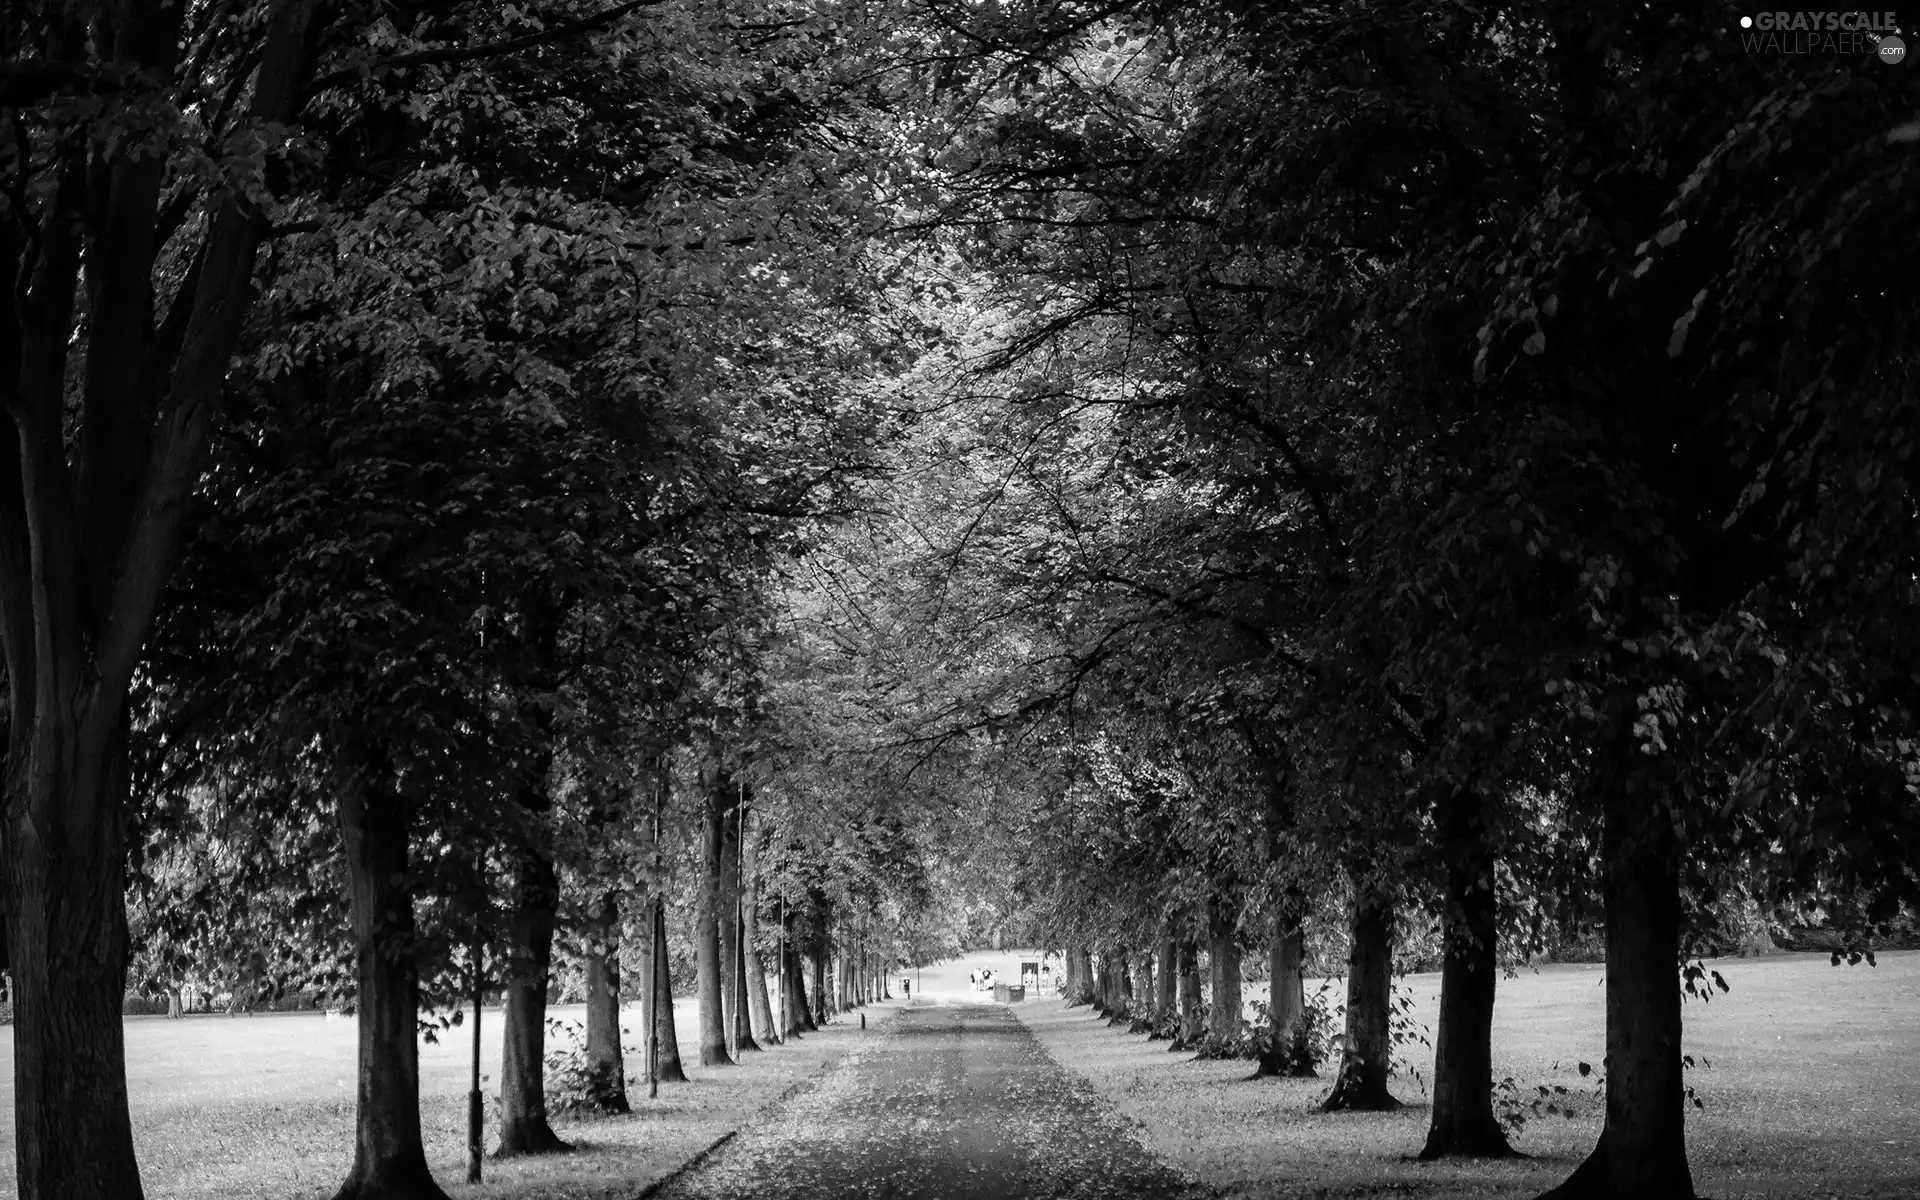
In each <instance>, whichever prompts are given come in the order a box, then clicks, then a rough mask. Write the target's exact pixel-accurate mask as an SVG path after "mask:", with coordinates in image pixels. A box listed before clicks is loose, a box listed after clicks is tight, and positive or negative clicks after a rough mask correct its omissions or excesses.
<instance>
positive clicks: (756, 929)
mask: <svg viewBox="0 0 1920 1200" xmlns="http://www.w3.org/2000/svg"><path fill="white" fill-rule="evenodd" d="M757 824H758V819H757V817H756V816H755V815H754V814H753V812H752V811H751V810H749V812H748V814H747V834H746V836H745V837H744V838H743V839H742V845H741V847H740V850H741V860H740V887H741V904H740V919H741V943H740V944H741V945H742V946H743V947H745V955H746V960H747V962H746V969H747V1015H748V1020H749V1024H750V1025H751V1029H750V1032H751V1033H752V1034H753V1036H754V1037H755V1038H756V1039H768V1040H778V1039H779V1038H780V1037H781V1036H782V1034H781V1033H780V1032H778V1031H776V1030H775V1029H774V1014H773V1004H772V1001H771V1000H770V999H769V997H768V996H767V970H766V964H765V963H764V962H762V961H761V958H760V872H759V869H758V862H759V854H758V850H759V844H758V843H759V839H758V836H757V835H758V829H757Z"/></svg>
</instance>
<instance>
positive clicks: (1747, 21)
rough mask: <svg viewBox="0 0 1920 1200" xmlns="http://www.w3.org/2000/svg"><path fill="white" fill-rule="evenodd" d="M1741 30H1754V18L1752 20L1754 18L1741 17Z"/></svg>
mask: <svg viewBox="0 0 1920 1200" xmlns="http://www.w3.org/2000/svg"><path fill="white" fill-rule="evenodd" d="M1740 28H1742V29H1752V28H1753V18H1752V17H1741V18H1740Z"/></svg>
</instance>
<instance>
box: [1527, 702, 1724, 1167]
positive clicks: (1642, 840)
mask: <svg viewBox="0 0 1920 1200" xmlns="http://www.w3.org/2000/svg"><path fill="white" fill-rule="evenodd" d="M1625 725H1626V722H1624V721H1623V722H1622V726H1623V733H1622V734H1621V735H1620V743H1619V744H1618V745H1617V746H1616V747H1615V748H1614V750H1613V753H1612V754H1611V755H1610V756H1609V757H1611V759H1612V761H1611V762H1606V761H1604V760H1603V761H1602V762H1601V763H1599V764H1597V768H1596V770H1595V781H1594V782H1595V786H1596V787H1598V788H1599V789H1601V790H1602V791H1603V792H1604V795H1603V796H1602V797H1601V803H1602V812H1603V813H1604V814H1605V821H1606V829H1605V832H1604V834H1603V837H1602V856H1603V858H1604V859H1605V863H1606V908H1607V977H1606V988H1607V1061H1606V1072H1607V1084H1606V1087H1607V1118H1606V1125H1605V1126H1604V1127H1603V1128H1602V1130H1601V1133H1600V1140H1599V1143H1598V1144H1597V1145H1595V1147H1594V1149H1593V1152H1592V1153H1591V1154H1589V1155H1588V1156H1587V1158H1586V1161H1584V1162H1582V1163H1581V1164H1580V1166H1579V1168H1578V1169H1576V1170H1575V1171H1574V1173H1573V1174H1572V1175H1571V1176H1569V1177H1568V1178H1567V1180H1566V1182H1565V1183H1562V1184H1561V1185H1560V1186H1559V1187H1557V1188H1554V1189H1553V1190H1552V1191H1550V1192H1548V1193H1547V1194H1546V1195H1547V1196H1548V1197H1551V1198H1552V1200H1587V1198H1589V1197H1593V1198H1597V1200H1649V1198H1651V1197H1660V1200H1668V1198H1669V1197H1671V1198H1673V1200H1692V1197H1693V1195H1694V1190H1693V1170H1692V1168H1691V1166H1690V1165H1689V1164H1688V1162H1687V1133H1686V1114H1687V1109H1686V1103H1687V1101H1686V1080H1685V1077H1684V1073H1683V1067H1682V1063H1681V1042H1680V1037H1681V1028H1680V983H1679V967H1680V856H1681V847H1680V840H1679V835H1678V834H1677V833H1676V831H1675V829H1674V825H1673V818H1672V815H1671V813H1670V812H1669V809H1668V800H1667V797H1666V796H1665V794H1664V791H1663V790H1662V788H1661V786H1660V782H1659V780H1658V776H1657V774H1656V771H1657V770H1658V767H1657V765H1642V764H1641V763H1640V762H1638V761H1636V760H1638V759H1640V758H1642V757H1643V756H1641V755H1640V754H1639V753H1638V750H1637V747H1636V746H1635V745H1634V742H1633V738H1632V735H1631V734H1630V733H1626V732H1624V727H1625Z"/></svg>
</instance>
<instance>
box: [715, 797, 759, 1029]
mask: <svg viewBox="0 0 1920 1200" xmlns="http://www.w3.org/2000/svg"><path fill="white" fill-rule="evenodd" d="M734 789H735V791H734V794H735V795H736V796H737V797H738V798H739V800H740V803H736V804H733V805H731V806H730V807H729V808H728V809H727V810H726V811H725V812H724V813H723V814H722V823H721V827H720V828H721V843H720V914H721V915H720V960H721V962H722V963H723V964H725V970H726V975H725V977H724V978H723V979H722V982H723V983H724V984H725V985H726V986H725V988H724V991H723V995H722V1000H723V1002H724V1003H723V1007H724V1008H725V1010H726V1020H727V1041H728V1043H729V1044H731V1045H732V1047H733V1054H734V1057H736V1058H738V1057H739V1056H740V1055H741V1054H744V1053H746V1052H747V1051H749V1050H753V1051H757V1050H759V1049H760V1046H759V1044H758V1043H756V1042H755V1041H754V1040H753V1020H752V1018H751V1017H750V1016H749V1014H748V1012H747V1004H748V1001H747V967H746V962H745V961H744V959H743V957H742V950H741V941H740V926H741V916H740V908H741V902H742V897H743V896H744V895H745V892H744V890H743V888H742V884H741V878H740V874H741V872H740V866H741V864H740V855H741V845H740V834H741V832H742V831H741V828H740V822H741V821H742V820H743V819H744V810H743V805H744V801H745V793H744V790H742V789H741V787H740V785H739V784H737V783H736V784H734Z"/></svg>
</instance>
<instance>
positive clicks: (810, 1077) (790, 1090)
mask: <svg viewBox="0 0 1920 1200" xmlns="http://www.w3.org/2000/svg"><path fill="white" fill-rule="evenodd" d="M903 1009H904V1006H902V1008H896V1009H895V1010H894V1011H893V1012H892V1013H889V1014H888V1015H887V1016H886V1017H885V1018H884V1019H883V1020H880V1021H877V1022H875V1023H874V1032H876V1033H877V1032H879V1031H880V1030H881V1029H882V1028H884V1027H885V1026H886V1025H887V1024H888V1023H890V1022H891V1021H893V1020H894V1018H895V1017H896V1016H898V1015H899V1014H900V1012H901V1011H903ZM1035 1040H1036V1041H1038V1040H1039V1039H1037V1038H1036V1039H1035ZM856 1049H858V1047H857V1046H849V1047H847V1048H846V1049H845V1050H844V1051H842V1052H841V1053H840V1054H838V1055H836V1056H835V1057H833V1058H830V1059H828V1060H827V1061H826V1062H823V1063H821V1064H820V1065H819V1066H818V1067H815V1068H814V1069H813V1070H812V1071H810V1072H808V1073H807V1074H806V1075H804V1076H802V1077H801V1078H799V1079H796V1080H794V1081H793V1082H792V1083H790V1084H788V1085H787V1086H786V1088H785V1089H783V1090H782V1091H781V1093H780V1094H779V1095H778V1096H775V1097H774V1098H773V1099H771V1100H769V1101H767V1102H766V1103H765V1104H762V1105H761V1106H760V1107H758V1108H756V1109H754V1110H753V1111H752V1112H750V1113H748V1114H747V1115H746V1116H745V1117H743V1118H741V1121H740V1124H738V1125H736V1126H734V1127H733V1128H732V1129H729V1130H727V1131H726V1132H725V1133H723V1134H721V1135H720V1136H719V1137H717V1138H715V1139H713V1141H711V1142H709V1143H707V1144H706V1146H704V1147H703V1148H701V1149H700V1150H698V1151H696V1152H695V1153H694V1155H693V1157H692V1158H689V1159H687V1160H686V1161H685V1162H683V1163H681V1164H680V1165H679V1166H677V1167H675V1168H673V1169H672V1170H671V1171H668V1172H667V1173H666V1174H665V1175H662V1176H661V1177H660V1178H658V1179H656V1180H654V1181H653V1182H652V1183H649V1184H648V1185H647V1186H646V1187H643V1188H641V1189H640V1190H639V1191H638V1192H636V1193H634V1195H633V1200H653V1198H654V1197H655V1196H657V1195H659V1194H660V1193H661V1192H662V1191H664V1190H666V1188H667V1186H668V1185H669V1184H671V1183H673V1182H675V1181H676V1180H678V1179H679V1178H680V1177H681V1176H682V1175H685V1174H687V1173H689V1172H691V1171H693V1170H694V1169H695V1168H697V1167H699V1166H700V1164H702V1163H704V1162H706V1161H707V1160H708V1159H709V1158H712V1157H713V1156H714V1155H715V1154H718V1153H719V1152H720V1151H721V1149H722V1148H724V1147H725V1146H726V1144H727V1143H728V1142H731V1141H732V1140H733V1139H734V1138H736V1137H738V1136H740V1131H741V1130H742V1129H745V1128H746V1127H747V1126H748V1125H750V1124H752V1123H753V1121H754V1119H755V1118H757V1117H760V1116H763V1115H765V1114H766V1113H770V1112H772V1111H773V1110H774V1109H776V1108H778V1107H780V1106H781V1105H782V1104H785V1103H786V1102H787V1101H789V1100H791V1099H793V1098H794V1097H795V1096H798V1095H799V1094H800V1093H802V1092H804V1091H806V1090H807V1089H808V1088H811V1087H813V1086H815V1085H816V1084H818V1083H819V1082H820V1080H821V1079H822V1078H824V1077H825V1076H826V1074H827V1073H828V1072H829V1071H831V1070H833V1069H834V1068H835V1067H837V1066H839V1065H840V1064H841V1063H843V1062H845V1061H847V1058H848V1056H850V1055H851V1054H853V1052H854V1051H855V1050H856Z"/></svg>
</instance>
